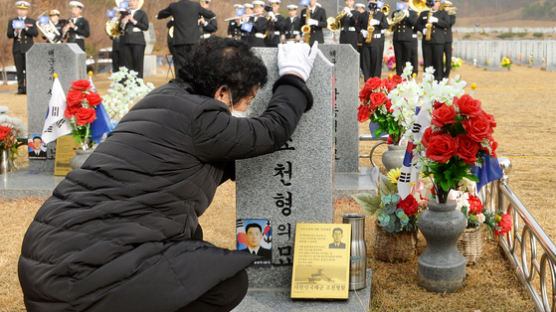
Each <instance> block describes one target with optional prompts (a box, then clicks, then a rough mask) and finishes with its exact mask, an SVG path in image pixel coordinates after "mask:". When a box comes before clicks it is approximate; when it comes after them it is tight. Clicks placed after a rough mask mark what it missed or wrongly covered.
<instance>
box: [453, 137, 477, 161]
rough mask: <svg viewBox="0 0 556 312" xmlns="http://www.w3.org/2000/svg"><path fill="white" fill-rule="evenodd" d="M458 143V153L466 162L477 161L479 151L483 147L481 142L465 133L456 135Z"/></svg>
mask: <svg viewBox="0 0 556 312" xmlns="http://www.w3.org/2000/svg"><path fill="white" fill-rule="evenodd" d="M456 145H457V146H458V151H457V152H456V155H458V156H459V158H461V160H463V162H464V163H466V164H468V165H472V164H474V163H475V162H476V161H477V153H478V152H479V148H480V147H481V146H480V145H479V143H477V142H475V141H473V140H471V139H470V138H469V137H468V136H467V135H465V134H460V135H458V136H457V137H456Z"/></svg>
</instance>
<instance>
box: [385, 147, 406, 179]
mask: <svg viewBox="0 0 556 312" xmlns="http://www.w3.org/2000/svg"><path fill="white" fill-rule="evenodd" d="M406 149H407V146H405V145H402V146H400V145H394V144H388V150H387V151H386V152H384V153H383V154H382V164H383V165H384V167H386V172H388V171H390V170H392V169H396V168H401V167H402V165H403V159H404V157H405V150H406Z"/></svg>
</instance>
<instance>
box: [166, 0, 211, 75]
mask: <svg viewBox="0 0 556 312" xmlns="http://www.w3.org/2000/svg"><path fill="white" fill-rule="evenodd" d="M199 16H203V17H204V18H205V19H211V18H213V17H214V16H215V15H214V13H213V12H211V11H209V10H207V9H204V8H203V7H201V4H199V2H194V1H190V0H180V1H178V2H173V3H170V5H169V6H168V7H167V8H165V9H163V10H161V11H160V12H158V14H157V16H156V18H157V19H163V18H167V17H172V18H174V38H173V41H172V43H173V45H174V53H175V54H174V57H173V60H174V68H175V69H176V76H177V74H178V73H179V71H180V69H181V68H182V67H183V66H184V65H185V59H186V56H187V55H188V54H189V53H190V52H191V50H192V48H193V46H194V45H196V44H198V43H199V38H200V36H201V34H200V33H199Z"/></svg>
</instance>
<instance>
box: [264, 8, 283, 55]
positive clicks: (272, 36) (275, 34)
mask: <svg viewBox="0 0 556 312" xmlns="http://www.w3.org/2000/svg"><path fill="white" fill-rule="evenodd" d="M285 24H286V19H285V18H284V17H283V16H282V15H280V14H276V20H275V21H273V20H269V21H268V33H267V35H266V37H265V38H264V42H265V45H266V46H267V47H273V48H275V47H277V46H278V44H279V43H280V36H281V35H282V34H284V32H285V26H286V25H285Z"/></svg>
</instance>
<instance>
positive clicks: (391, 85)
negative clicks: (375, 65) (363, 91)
mask: <svg viewBox="0 0 556 312" xmlns="http://www.w3.org/2000/svg"><path fill="white" fill-rule="evenodd" d="M397 85H398V84H397V83H396V82H395V81H394V80H393V79H384V87H385V88H386V90H388V92H390V91H392V90H394V89H395V88H396V86H397Z"/></svg>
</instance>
